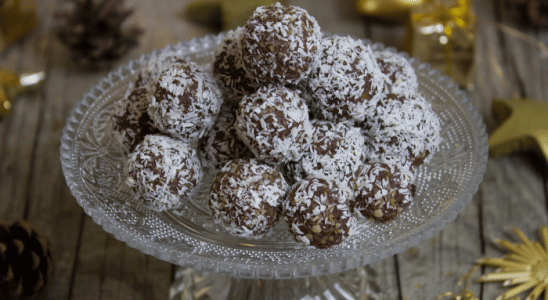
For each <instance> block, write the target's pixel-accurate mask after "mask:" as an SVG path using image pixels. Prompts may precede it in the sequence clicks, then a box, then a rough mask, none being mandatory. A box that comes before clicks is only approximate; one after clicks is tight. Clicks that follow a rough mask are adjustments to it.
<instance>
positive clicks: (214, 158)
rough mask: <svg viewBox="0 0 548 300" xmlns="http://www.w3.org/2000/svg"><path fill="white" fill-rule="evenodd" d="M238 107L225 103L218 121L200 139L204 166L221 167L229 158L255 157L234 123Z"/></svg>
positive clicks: (210, 167) (209, 167)
mask: <svg viewBox="0 0 548 300" xmlns="http://www.w3.org/2000/svg"><path fill="white" fill-rule="evenodd" d="M235 121H236V108H235V107H232V106H229V105H223V106H221V111H220V112H219V116H218V117H217V121H216V122H215V124H214V125H213V127H212V128H211V130H210V131H209V133H208V134H207V136H205V137H204V138H203V139H201V140H200V147H199V149H200V158H201V160H202V167H204V168H208V169H214V170H216V169H220V168H221V167H222V166H223V165H224V164H225V163H227V162H228V161H229V160H232V159H236V158H253V157H254V155H253V152H251V150H249V148H248V147H247V146H246V145H245V144H244V142H242V140H241V139H240V138H239V137H238V134H237V132H236V128H235V127H234V123H235Z"/></svg>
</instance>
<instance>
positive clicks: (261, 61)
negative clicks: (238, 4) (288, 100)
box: [241, 3, 322, 84]
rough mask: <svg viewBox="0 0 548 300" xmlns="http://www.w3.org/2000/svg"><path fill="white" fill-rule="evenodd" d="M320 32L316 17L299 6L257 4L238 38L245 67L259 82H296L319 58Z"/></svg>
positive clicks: (308, 71)
mask: <svg viewBox="0 0 548 300" xmlns="http://www.w3.org/2000/svg"><path fill="white" fill-rule="evenodd" d="M321 36H322V34H321V31H320V26H319V25H318V22H316V19H314V17H312V16H310V15H309V14H308V13H307V12H306V11H305V10H304V9H302V8H299V7H296V6H282V5H281V4H280V3H276V4H272V5H268V6H260V7H258V8H257V9H256V10H255V12H253V15H252V16H251V17H250V18H249V20H248V21H247V24H246V26H245V32H244V36H243V37H242V39H241V51H242V59H243V62H244V67H245V69H246V70H247V71H248V72H249V74H251V76H253V77H254V78H256V79H257V80H259V81H260V82H264V83H273V84H294V83H297V82H298V81H300V80H301V79H302V78H303V77H304V76H306V75H307V74H308V73H310V70H311V68H312V66H313V64H314V63H315V62H316V61H317V60H318V56H319V54H320V40H321Z"/></svg>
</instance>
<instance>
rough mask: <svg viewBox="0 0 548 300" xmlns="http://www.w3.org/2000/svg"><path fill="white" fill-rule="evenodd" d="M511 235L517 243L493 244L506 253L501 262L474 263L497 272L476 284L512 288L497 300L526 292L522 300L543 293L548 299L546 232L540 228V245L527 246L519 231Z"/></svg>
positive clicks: (502, 241) (547, 239)
mask: <svg viewBox="0 0 548 300" xmlns="http://www.w3.org/2000/svg"><path fill="white" fill-rule="evenodd" d="M514 232H515V233H516V235H517V236H518V238H519V239H520V240H521V243H512V242H509V241H506V240H501V239H497V240H495V241H494V242H495V243H497V244H498V245H500V246H501V247H503V248H505V249H507V250H508V251H510V253H509V254H507V255H505V256H503V257H502V258H482V259H480V260H478V261H477V262H476V263H477V264H479V265H486V266H491V267H496V268H497V270H495V272H493V273H490V274H485V275H483V276H481V277H480V278H479V279H478V281H480V282H496V281H503V282H504V283H503V285H504V286H514V287H512V288H511V289H510V290H508V291H506V292H504V293H503V294H501V295H500V296H498V297H497V300H507V299H511V298H512V297H515V296H516V295H518V294H520V293H522V292H525V291H527V290H529V289H532V291H531V292H530V293H529V295H527V297H526V298H525V300H534V299H537V298H538V297H539V296H540V294H541V293H542V292H544V299H548V228H547V227H546V226H542V227H541V228H540V236H541V239H542V244H541V243H540V242H534V243H533V242H531V241H530V240H529V239H527V237H526V236H525V235H524V234H523V232H521V231H520V230H519V229H517V228H514Z"/></svg>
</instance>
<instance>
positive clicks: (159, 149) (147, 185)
mask: <svg viewBox="0 0 548 300" xmlns="http://www.w3.org/2000/svg"><path fill="white" fill-rule="evenodd" d="M127 170H128V180H127V182H128V185H129V186H130V187H131V188H132V189H133V191H134V193H135V195H136V196H137V199H138V200H141V201H143V203H144V204H145V206H147V207H148V208H150V209H152V210H155V211H164V210H167V209H174V208H179V207H181V205H183V204H184V202H185V201H186V200H187V199H188V198H189V197H191V196H192V195H193V193H194V191H195V190H196V188H197V186H198V184H199V182H200V181H201V180H202V168H201V166H200V161H199V159H198V157H197V155H196V151H195V150H193V149H192V148H190V147H189V146H188V144H186V143H183V142H181V141H178V140H175V139H173V138H170V137H168V136H164V135H147V136H146V137H145V138H144V140H143V141H142V142H141V143H139V144H138V145H137V147H135V150H134V151H133V152H132V153H131V154H130V155H129V157H128V164H127Z"/></svg>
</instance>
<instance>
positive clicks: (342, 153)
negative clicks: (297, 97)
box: [285, 120, 365, 187]
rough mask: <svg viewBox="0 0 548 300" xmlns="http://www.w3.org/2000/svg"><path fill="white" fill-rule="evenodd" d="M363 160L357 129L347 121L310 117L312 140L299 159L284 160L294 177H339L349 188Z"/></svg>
mask: <svg viewBox="0 0 548 300" xmlns="http://www.w3.org/2000/svg"><path fill="white" fill-rule="evenodd" d="M364 161H365V154H364V138H363V135H362V134H361V132H360V129H359V128H357V127H354V126H352V125H350V124H348V123H333V122H330V121H321V120H312V143H311V144H310V147H309V149H308V151H307V152H305V154H304V155H303V157H302V158H301V159H300V160H299V161H298V162H289V163H287V164H286V165H285V166H286V170H287V174H289V175H290V176H288V177H292V178H293V180H294V181H295V182H296V181H301V180H303V179H305V178H307V177H320V178H327V179H330V180H338V181H340V182H343V183H345V184H347V185H349V186H350V187H352V186H353V182H354V180H355V178H356V176H357V175H358V171H359V169H360V166H361V164H362V163H363V162H364Z"/></svg>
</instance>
